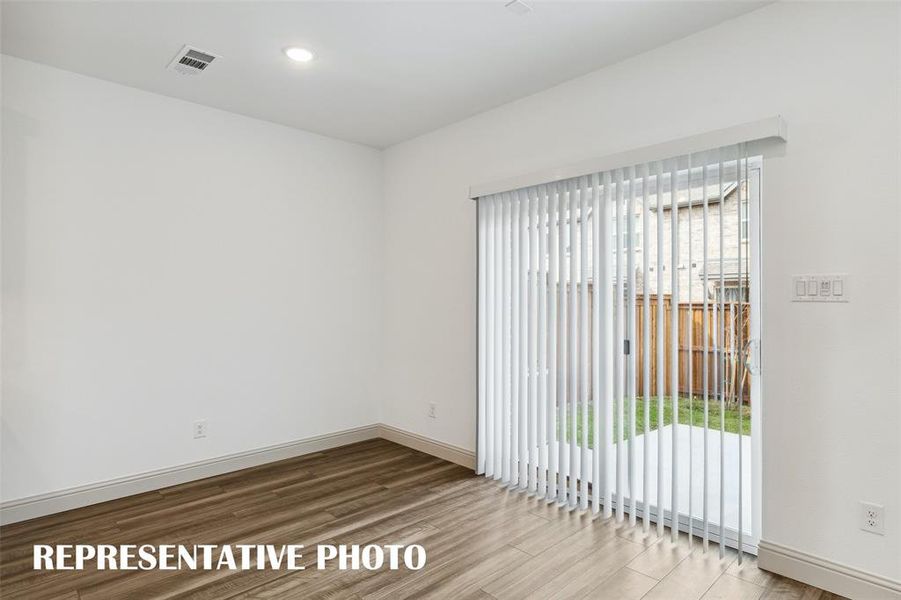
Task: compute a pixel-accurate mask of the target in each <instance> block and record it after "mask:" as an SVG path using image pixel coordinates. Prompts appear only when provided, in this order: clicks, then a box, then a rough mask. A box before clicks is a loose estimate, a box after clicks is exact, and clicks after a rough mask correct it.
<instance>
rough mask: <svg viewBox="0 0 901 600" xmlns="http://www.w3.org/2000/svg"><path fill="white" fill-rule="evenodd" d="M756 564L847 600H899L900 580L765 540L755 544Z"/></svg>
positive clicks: (900, 599)
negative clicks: (756, 552) (850, 599)
mask: <svg viewBox="0 0 901 600" xmlns="http://www.w3.org/2000/svg"><path fill="white" fill-rule="evenodd" d="M757 564H758V566H759V567H760V568H761V569H765V570H767V571H772V572H773V573H778V574H779V575H784V576H785V577H790V578H791V579H797V580H798V581H802V582H804V583H806V584H808V585H813V586H816V587H818V588H822V589H824V590H827V591H829V592H832V593H834V594H839V595H841V596H846V597H848V598H852V599H858V598H859V599H861V600H870V599H873V600H876V599H879V600H901V582H899V581H895V580H893V579H888V578H887V577H882V576H880V575H875V574H873V573H868V572H866V571H861V570H860V569H856V568H854V567H849V566H846V565H842V564H839V563H836V562H833V561H831V560H827V559H825V558H821V557H819V556H814V555H812V554H808V553H806V552H802V551H801V550H796V549H794V548H790V547H788V546H783V545H781V544H776V543H773V542H768V541H766V540H760V544H759V545H758V554H757Z"/></svg>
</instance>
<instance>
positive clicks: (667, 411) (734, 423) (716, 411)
mask: <svg viewBox="0 0 901 600" xmlns="http://www.w3.org/2000/svg"><path fill="white" fill-rule="evenodd" d="M650 405H651V410H650V413H651V414H650V417H651V418H650V421H651V424H650V429H651V431H653V430H655V429H657V398H656V397H654V398H652V399H651V402H650ZM623 406H624V408H623V412H624V413H625V415H626V423H627V424H628V422H629V421H628V420H629V417H630V411H629V400H628V398H627V399H626V400H625V402H624V403H623ZM593 414H594V411H593V410H592V407H591V406H590V405H589V407H588V425H589V429H588V441H589V444H591V441H592V439H593V437H594V418H593V416H592V415H593ZM707 415H708V416H707V418H708V422H707V426H708V427H710V429H712V430H716V431H719V429H720V418H721V416H723V415H725V428H726V431H728V432H730V433H738V419H739V409H738V407H733V408H726V410H725V411H724V412H723V413H722V414H721V413H720V404H719V402H718V401H713V400H710V401H709V402H708V412H707ZM613 418H614V424H615V425H614V427H615V426H616V424H617V420H618V419H617V416H616V407H614V417H613ZM570 419H572V415H570V414H567V427H566V431H567V438H566V439H567V440H569V435H568V434H569V432H570V431H571V430H572V424H571V421H570ZM663 423H664V425H672V423H673V403H672V398H669V397H666V398H664V399H663ZM679 423H682V424H685V425H687V424H689V423H692V424H694V425H697V426H699V427H703V426H704V399H703V398H697V397H695V398H694V400H693V402H689V398H688V397H687V396H681V397H680V398H679ZM582 426H583V424H582V414H581V412H580V413H578V414H577V416H576V431H577V438H576V439H577V440H581V439H582ZM643 431H644V399H642V398H638V401H637V402H636V405H635V433H636V435H640V434H641V433H642V432H643ZM741 433H742V434H743V435H750V434H751V408H750V407H748V406H743V407H742V409H741ZM615 435H616V433H615V430H614V436H615Z"/></svg>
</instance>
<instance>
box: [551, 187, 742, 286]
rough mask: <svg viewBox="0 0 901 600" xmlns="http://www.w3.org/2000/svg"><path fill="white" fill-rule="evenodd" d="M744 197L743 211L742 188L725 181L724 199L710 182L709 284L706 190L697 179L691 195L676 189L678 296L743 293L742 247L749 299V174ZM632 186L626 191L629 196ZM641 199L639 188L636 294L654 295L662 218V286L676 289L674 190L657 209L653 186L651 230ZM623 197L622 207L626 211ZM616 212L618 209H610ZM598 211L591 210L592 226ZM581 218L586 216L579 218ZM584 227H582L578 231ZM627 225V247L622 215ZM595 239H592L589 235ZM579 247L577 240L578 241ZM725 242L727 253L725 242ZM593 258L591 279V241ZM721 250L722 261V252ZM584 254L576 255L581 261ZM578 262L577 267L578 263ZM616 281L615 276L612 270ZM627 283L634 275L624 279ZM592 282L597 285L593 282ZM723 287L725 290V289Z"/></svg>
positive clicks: (587, 272) (565, 268)
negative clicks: (645, 270) (645, 273)
mask: <svg viewBox="0 0 901 600" xmlns="http://www.w3.org/2000/svg"><path fill="white" fill-rule="evenodd" d="M741 185H742V187H741V197H742V199H743V202H742V204H743V206H742V210H741V213H740V214H739V206H738V198H739V194H738V191H739V188H738V185H737V183H736V182H735V181H731V182H724V184H723V190H722V191H723V194H722V196H724V197H725V201H723V200H722V199H721V197H720V196H721V194H720V188H719V183H718V182H717V183H715V184H712V185H708V186H707V189H706V195H707V232H708V233H707V270H708V272H707V279H708V281H707V285H706V289H705V282H704V275H705V271H704V195H705V190H704V187H703V186H702V185H701V182H700V181H698V182H697V183H696V184H695V183H694V182H693V185H692V186H691V198H690V199H689V197H688V196H689V195H688V194H687V193H686V192H685V191H684V190H683V191H681V192H677V194H676V195H677V207H678V211H679V240H678V242H679V247H678V256H677V260H676V268H677V269H678V273H679V302H680V303H685V302H689V301H690V300H691V301H693V302H698V303H701V302H703V301H704V296H705V293H706V296H707V299H708V300H714V299H717V300H718V299H720V297H722V298H723V299H724V300H727V301H730V300H738V299H739V269H738V266H739V263H738V257H739V248H741V257H742V264H741V275H742V277H741V288H742V290H741V298H742V299H743V300H745V301H746V300H747V299H748V297H749V294H748V289H747V287H748V280H749V278H748V270H749V265H750V261H749V256H748V250H749V246H748V235H749V227H750V222H749V220H748V201H747V197H748V194H747V191H748V185H747V180H743V181H742V184H741ZM628 191H629V190H628V188H627V189H626V195H627V196H628ZM642 201H643V193H642V190H641V189H640V188H639V189H638V190H637V191H636V198H635V204H634V209H635V210H634V213H633V214H634V219H635V220H634V227H635V230H634V233H633V235H634V242H633V244H632V247H633V248H634V249H635V254H634V266H635V271H634V280H635V282H636V294H638V295H641V294H644V293H645V292H646V291H647V293H649V294H650V295H652V296H653V295H656V294H657V293H658V286H657V276H658V269H659V268H661V266H660V265H658V261H657V227H658V223H660V224H662V227H663V263H662V270H663V286H662V289H661V290H659V291H661V292H662V293H663V294H664V295H666V296H670V295H672V290H673V282H672V268H673V267H672V263H673V260H672V238H671V236H672V222H673V210H672V203H671V201H670V199H669V192H668V191H664V193H663V205H662V206H661V207H660V210H658V207H657V191H656V189H655V188H654V185H653V184H651V188H649V190H648V231H646V232H645V231H643V230H642ZM626 202H627V200H624V202H623V204H624V206H623V212H624V213H625V212H626V210H625V204H626ZM611 212H613V211H612V210H611ZM720 214H722V217H723V218H722V239H721V236H720ZM592 219H593V215H592V213H591V212H589V213H588V220H589V227H591V226H592V225H591V221H592ZM580 221H581V220H580ZM580 227H581V222H579V227H578V228H577V232H578V231H579V229H580ZM622 228H623V234H622V235H623V249H624V250H625V249H627V248H628V247H629V246H628V241H627V238H628V236H627V226H626V221H625V218H624V217H623V218H622ZM609 230H610V233H611V238H612V239H611V248H616V223H615V219H612V220H611V223H610V228H609ZM568 231H569V228H568V227H564V228H563V230H562V232H563V235H564V236H567V237H568V235H569V234H568ZM590 242H591V240H590ZM564 244H566V249H567V250H566V256H565V258H564V262H563V265H562V269H561V271H560V277H561V279H562V280H564V281H569V279H570V262H569V261H570V258H571V257H570V254H569V244H568V240H565V241H564ZM577 247H578V246H577ZM721 247H722V254H721V252H720V248H721ZM644 253H648V261H649V268H648V281H647V282H645V281H643V266H644V262H643V261H644ZM586 254H587V257H588V260H587V261H586V264H585V265H583V268H584V278H585V279H586V280H588V281H589V285H591V281H592V277H593V267H592V264H591V263H592V260H591V257H592V255H593V248H592V244H591V243H589V245H588V249H587V251H586ZM721 255H722V265H721V261H720V256H721ZM627 257H628V254H626V253H624V254H623V260H624V261H626V260H627ZM549 259H550V256H549V254H545V260H549ZM578 260H579V258H578V257H577V261H578ZM615 260H616V252H615V251H614V258H613V261H614V263H613V264H612V265H611V269H612V270H615ZM577 268H578V267H577ZM627 268H628V267H627V265H626V264H623V266H622V269H623V272H624V273H625V272H626V271H627ZM720 273H722V285H721V283H720ZM613 279H614V282H615V276H613ZM625 285H626V287H628V285H629V280H628V279H627V280H626V282H625ZM592 287H593V286H592ZM720 289H723V290H724V291H725V293H724V294H721V293H720Z"/></svg>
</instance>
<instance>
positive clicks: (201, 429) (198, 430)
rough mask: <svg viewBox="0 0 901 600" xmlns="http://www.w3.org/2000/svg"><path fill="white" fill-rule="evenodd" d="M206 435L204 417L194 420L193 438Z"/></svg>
mask: <svg viewBox="0 0 901 600" xmlns="http://www.w3.org/2000/svg"><path fill="white" fill-rule="evenodd" d="M205 437H206V419H199V420H197V421H194V439H195V440H196V439H200V438H205Z"/></svg>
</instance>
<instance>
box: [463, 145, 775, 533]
mask: <svg viewBox="0 0 901 600" xmlns="http://www.w3.org/2000/svg"><path fill="white" fill-rule="evenodd" d="M761 170H762V161H761V160H760V158H759V157H754V156H747V154H746V152H745V151H744V148H743V147H742V146H731V147H728V148H720V149H717V150H714V151H710V152H705V153H699V154H695V155H691V156H682V157H676V158H673V159H669V160H665V161H656V162H653V163H645V164H639V165H632V166H627V167H624V168H621V169H615V170H612V171H606V172H601V173H592V174H588V175H585V176H582V177H576V178H572V179H567V180H564V181H556V182H549V183H547V184H543V185H538V186H533V187H529V188H524V189H518V190H511V191H509V192H504V193H500V194H494V195H491V196H486V197H483V198H479V199H478V203H479V208H478V211H479V242H478V243H479V405H478V411H479V412H478V429H479V430H478V470H479V472H480V473H484V474H485V475H487V476H489V477H493V478H495V479H498V480H500V481H502V482H504V483H505V484H508V485H510V486H511V487H516V488H519V489H522V490H524V491H529V492H532V493H535V494H538V495H540V496H543V497H546V498H547V499H548V500H549V501H554V502H558V503H560V504H561V505H562V506H564V507H568V508H570V509H579V510H588V509H589V508H590V509H591V510H592V511H594V512H596V513H599V514H602V515H604V516H614V517H615V518H617V519H629V520H630V521H631V522H633V523H636V524H637V523H639V522H640V523H641V524H642V526H643V527H645V528H646V529H650V528H651V524H652V523H656V526H655V527H656V530H657V532H658V533H659V534H661V535H662V534H664V533H665V531H664V528H665V527H670V532H669V534H670V535H673V536H675V535H677V532H678V531H679V530H681V531H686V532H688V531H690V532H691V533H692V536H691V538H690V539H691V540H692V543H695V542H697V543H701V544H703V546H704V547H705V548H706V547H707V544H708V542H709V541H713V542H717V541H719V540H720V539H721V537H722V538H723V539H724V540H725V542H726V544H727V545H729V546H734V547H738V546H739V545H741V547H742V548H743V549H744V550H754V549H755V547H756V542H757V539H758V537H759V523H760V512H759V508H760V494H759V488H760V477H759V475H758V473H759V464H760V460H759V456H760V446H759V441H758V440H759V426H758V423H759V411H760V382H759V377H760V375H759V356H758V350H757V349H758V348H759V343H758V341H759V338H760V322H759V277H758V276H757V272H758V270H759V264H760V253H759V244H758V239H759V219H758V214H759V193H760V192H759V190H760V178H761ZM673 515H676V516H677V522H678V524H679V527H678V528H672V523H673ZM695 536H696V537H695Z"/></svg>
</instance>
